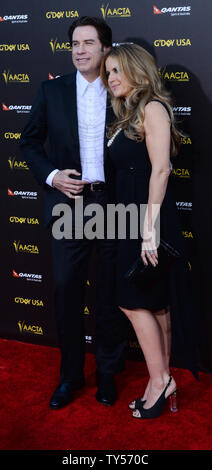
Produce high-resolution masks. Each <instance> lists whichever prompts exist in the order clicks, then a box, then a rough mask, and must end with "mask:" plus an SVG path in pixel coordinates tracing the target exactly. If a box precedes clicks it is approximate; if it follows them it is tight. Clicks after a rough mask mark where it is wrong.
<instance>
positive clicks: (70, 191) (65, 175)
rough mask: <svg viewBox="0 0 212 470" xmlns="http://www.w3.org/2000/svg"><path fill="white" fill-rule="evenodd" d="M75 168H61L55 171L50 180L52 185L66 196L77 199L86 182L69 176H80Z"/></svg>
mask: <svg viewBox="0 0 212 470" xmlns="http://www.w3.org/2000/svg"><path fill="white" fill-rule="evenodd" d="M80 174H81V173H79V172H78V171H77V170H61V171H58V172H57V173H56V175H55V176H54V178H53V180H52V186H53V187H54V188H56V189H58V190H59V191H61V192H62V193H63V194H65V195H66V196H68V197H69V198H70V199H78V198H79V197H80V196H79V195H78V194H80V193H81V192H82V191H83V189H84V186H85V185H86V184H87V183H88V182H87V181H82V180H78V179H75V178H70V176H69V175H76V176H80Z"/></svg>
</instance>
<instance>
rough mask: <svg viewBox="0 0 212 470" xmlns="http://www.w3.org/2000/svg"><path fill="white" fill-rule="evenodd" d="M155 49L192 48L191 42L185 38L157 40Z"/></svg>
mask: <svg viewBox="0 0 212 470" xmlns="http://www.w3.org/2000/svg"><path fill="white" fill-rule="evenodd" d="M154 46H155V47H173V46H177V47H186V46H191V40H190V39H185V38H179V39H155V41H154Z"/></svg>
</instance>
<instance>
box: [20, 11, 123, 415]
mask: <svg viewBox="0 0 212 470" xmlns="http://www.w3.org/2000/svg"><path fill="white" fill-rule="evenodd" d="M69 38H70V43H71V44H72V59H73V63H74V65H75V67H76V69H77V71H76V72H75V73H73V74H70V75H65V76H62V77H60V78H57V79H55V80H52V81H45V82H42V84H41V86H40V89H39V91H38V94H37V96H36V99H35V101H34V104H33V106H32V110H31V114H30V117H29V120H28V122H27V124H26V126H25V128H24V130H23V133H22V138H21V150H22V153H23V156H24V158H25V159H26V161H27V163H28V165H29V167H30V169H31V171H32V173H33V174H34V176H35V178H36V179H37V181H38V182H39V184H40V185H41V186H42V187H43V189H44V192H45V196H46V198H45V201H46V206H45V223H46V226H50V225H52V224H53V222H54V218H53V216H52V210H53V208H54V206H55V205H56V204H59V203H65V204H69V206H70V207H71V209H72V222H73V221H74V220H75V217H74V216H75V210H77V204H75V203H76V198H79V196H81V197H83V207H84V208H85V207H86V206H87V205H88V204H91V203H97V204H100V205H101V207H103V209H105V210H106V206H107V203H108V202H110V200H109V191H108V187H109V181H110V171H111V167H110V163H109V158H108V157H107V155H106V153H107V147H106V138H105V128H106V125H105V124H106V123H107V122H108V121H109V120H111V119H114V116H109V115H110V113H111V108H110V107H109V105H108V103H107V96H106V95H107V93H106V90H105V89H104V87H103V85H102V82H101V80H100V77H99V72H100V65H101V60H102V58H103V56H104V54H105V53H106V52H107V51H108V50H109V48H110V47H111V44H112V33H111V29H110V28H109V26H108V25H107V24H106V23H105V21H104V20H102V19H99V18H94V17H81V18H80V19H78V20H76V21H75V22H74V23H73V24H72V25H71V27H70V29H69ZM47 137H48V138H49V142H50V148H51V150H50V155H47V153H46V150H45V148H44V143H45V140H46V138H47ZM85 222H86V218H85V219H84V223H85ZM74 229H75V227H74V222H73V232H74ZM95 242H96V249H97V254H98V269H99V272H98V276H97V279H98V285H97V315H96V338H95V340H96V341H95V353H96V364H97V373H98V391H97V394H96V398H97V400H98V401H99V402H101V403H103V404H105V405H111V404H113V403H114V402H115V400H116V388H115V380H114V376H115V374H116V373H117V372H120V371H121V370H123V368H124V357H123V352H124V348H125V338H124V334H123V332H122V316H121V313H120V311H119V310H118V308H115V299H114V294H115V292H114V290H115V289H114V286H115V269H114V259H115V244H114V241H113V240H107V239H96V240H95ZM92 247H93V241H92V240H89V239H86V237H85V236H84V237H83V238H82V239H77V237H75V236H73V237H72V238H70V239H65V238H63V239H60V240H58V239H56V238H54V237H53V236H52V253H53V269H54V284H55V286H54V287H55V313H56V321H57V328H58V336H59V340H60V348H61V368H60V383H59V385H58V387H57V388H56V390H55V392H54V394H53V396H52V398H51V401H50V407H51V408H52V409H59V408H61V407H63V406H65V405H67V404H68V403H70V402H71V401H72V399H73V395H74V392H75V391H76V390H77V389H79V388H80V387H82V386H83V385H84V358H85V336H84V325H83V323H84V321H83V305H84V290H85V284H86V279H87V277H86V276H87V269H88V265H89V259H90V254H91V249H92Z"/></svg>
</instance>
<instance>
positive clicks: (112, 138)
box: [107, 127, 122, 147]
mask: <svg viewBox="0 0 212 470" xmlns="http://www.w3.org/2000/svg"><path fill="white" fill-rule="evenodd" d="M121 131H122V127H119V128H118V129H117V130H116V132H115V133H114V134H113V135H112V137H111V138H110V139H109V140H108V143H107V147H110V146H111V145H112V143H113V141H114V140H115V138H116V137H117V135H118V134H119V132H121Z"/></svg>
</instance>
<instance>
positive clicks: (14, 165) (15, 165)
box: [8, 157, 29, 170]
mask: <svg viewBox="0 0 212 470" xmlns="http://www.w3.org/2000/svg"><path fill="white" fill-rule="evenodd" d="M8 163H9V167H10V170H29V168H28V166H27V163H26V162H25V160H23V161H17V160H16V157H10V158H8Z"/></svg>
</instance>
